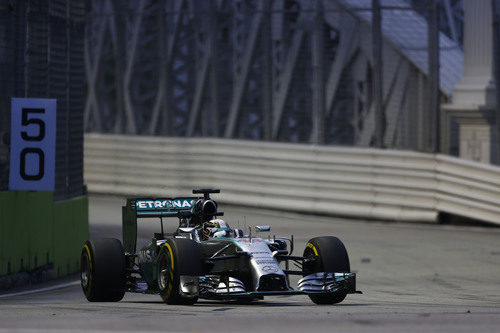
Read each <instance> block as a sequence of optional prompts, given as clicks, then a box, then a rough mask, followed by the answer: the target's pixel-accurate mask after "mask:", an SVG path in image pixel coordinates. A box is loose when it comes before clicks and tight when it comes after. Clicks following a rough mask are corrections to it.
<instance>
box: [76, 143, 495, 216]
mask: <svg viewBox="0 0 500 333" xmlns="http://www.w3.org/2000/svg"><path fill="white" fill-rule="evenodd" d="M85 180H86V182H87V186H88V190H89V192H90V193H107V194H117V195H153V196H161V195H166V194H168V195H177V194H185V193H187V192H189V191H190V190H191V189H192V188H195V187H200V186H215V187H219V188H221V189H222V194H221V196H220V200H221V201H223V202H225V203H229V204H237V205H248V206H254V207H261V208H271V209H282V210H291V211H301V212H311V213H320V214H328V215H344V216H352V217H361V218H375V219H383V220H398V221H431V222H432V221H437V219H438V213H440V212H445V213H449V214H454V215H459V216H464V217H468V218H472V219H476V220H482V221H486V222H491V223H496V224H500V207H498V204H497V203H498V202H500V168H498V167H493V166H491V165H485V164H479V163H475V162H469V161H464V160H460V159H458V158H454V157H448V156H443V155H433V154H424V153H417V152H407V151H395V150H377V149H363V148H347V147H330V146H311V145H301V144H283V143H269V142H267V143H266V142H256V141H237V140H224V139H207V138H165V137H145V136H121V135H102V134H87V135H86V136H85Z"/></svg>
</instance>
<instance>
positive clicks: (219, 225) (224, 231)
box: [207, 219, 231, 238]
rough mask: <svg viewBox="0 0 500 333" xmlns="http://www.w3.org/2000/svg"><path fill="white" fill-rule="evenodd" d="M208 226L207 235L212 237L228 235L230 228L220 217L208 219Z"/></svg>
mask: <svg viewBox="0 0 500 333" xmlns="http://www.w3.org/2000/svg"><path fill="white" fill-rule="evenodd" d="M209 225H210V227H209V228H207V230H208V232H209V237H212V238H221V237H229V235H230V232H231V228H230V227H229V225H228V224H227V223H226V221H224V220H222V219H214V220H210V221H209Z"/></svg>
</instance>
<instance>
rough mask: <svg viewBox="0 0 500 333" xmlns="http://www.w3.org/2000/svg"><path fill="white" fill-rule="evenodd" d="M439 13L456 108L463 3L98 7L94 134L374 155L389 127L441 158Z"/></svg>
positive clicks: (99, 0)
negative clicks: (435, 110) (309, 146)
mask: <svg viewBox="0 0 500 333" xmlns="http://www.w3.org/2000/svg"><path fill="white" fill-rule="evenodd" d="M374 3H378V5H380V8H381V11H380V18H381V37H382V38H381V39H380V41H379V42H378V43H379V44H378V45H374V40H376V39H374V38H373V29H372V28H373V19H374V18H375V17H374V12H373V7H372V4H374ZM429 4H431V5H435V6H436V7H435V8H437V10H438V18H439V28H440V31H441V33H440V38H439V46H440V49H439V50H440V51H439V54H440V85H439V92H440V98H441V101H446V100H447V98H448V97H449V96H450V94H451V91H452V88H453V85H454V84H456V83H457V82H458V80H459V79H460V77H461V71H462V62H463V53H462V51H461V46H460V43H461V38H462V33H461V31H462V29H461V27H462V25H461V24H462V22H461V21H462V2H461V1H457V0H440V1H437V3H436V2H434V1H427V0H420V1H417V0H413V1H405V0H377V1H372V0H314V1H313V0H209V1H207V0H162V1H156V0H138V1H130V2H124V1H118V0H92V1H90V8H89V12H88V16H87V22H86V39H85V68H86V75H87V84H88V94H87V100H86V104H85V112H84V115H85V127H86V131H87V132H103V133H125V134H141V135H161V136H180V137H183V136H189V137H191V136H206V137H225V138H241V139H250V140H268V141H285V142H302V143H317V144H336V145H355V146H373V145H375V141H376V137H375V135H376V129H377V128H376V127H377V126H381V132H380V133H381V134H380V135H381V140H382V141H383V144H382V146H385V147H388V148H403V149H416V150H422V151H431V150H432V149H433V145H434V142H433V141H432V137H433V132H432V131H433V126H436V124H435V123H434V120H433V119H434V118H435V117H433V116H432V114H430V112H431V111H430V110H429V108H428V104H427V102H426V100H427V99H428V96H429V84H430V83H429V76H428V72H429V71H428V68H429V64H428V61H427V59H428V56H427V49H428V43H427V35H428V34H427V21H426V17H427V16H428V14H429V10H428V8H429V6H430V5H429ZM375 46H376V47H377V48H378V49H381V54H382V62H381V63H379V62H377V61H376V60H377V59H376V58H374V49H375ZM377 73H381V78H378V79H377ZM377 80H378V81H377ZM377 82H379V84H377ZM377 96H380V99H379V100H377ZM377 103H378V104H377ZM377 105H380V106H379V109H380V110H381V111H379V112H377ZM377 122H379V125H377ZM380 124H381V125H380Z"/></svg>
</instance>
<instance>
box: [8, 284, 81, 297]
mask: <svg viewBox="0 0 500 333" xmlns="http://www.w3.org/2000/svg"><path fill="white" fill-rule="evenodd" d="M79 284H80V281H73V282H68V283H64V284H58V285H55V286H50V287H46V288H41V289H32V290H25V291H20V292H17V293H11V294H3V295H0V299H2V298H7V297H16V296H23V295H30V294H36V293H41V292H44V291H51V290H57V289H62V288H67V287H72V286H77V285H79Z"/></svg>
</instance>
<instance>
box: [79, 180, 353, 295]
mask: <svg viewBox="0 0 500 333" xmlns="http://www.w3.org/2000/svg"><path fill="white" fill-rule="evenodd" d="M219 192H220V191H219V190H212V189H199V190H193V194H203V197H182V198H173V199H172V198H161V199H127V203H126V205H125V206H123V207H122V220H123V246H122V243H121V242H120V241H119V240H117V239H113V238H104V239H96V240H89V241H87V242H86V243H85V244H84V245H83V249H82V254H81V285H82V289H83V292H84V294H85V296H86V298H87V299H88V300H89V301H91V302H99V301H102V302H113V301H119V300H121V299H122V298H123V296H124V294H125V292H126V291H128V292H139V293H154V294H156V293H159V294H160V295H161V297H162V299H163V301H165V302H166V303H168V304H194V303H195V302H196V301H197V300H198V299H199V298H203V299H222V300H228V299H241V298H246V299H250V300H251V299H262V298H263V297H264V296H269V295H304V294H305V295H308V296H309V297H310V299H311V300H312V301H313V302H314V303H316V304H334V303H339V302H342V301H343V300H344V298H345V297H346V295H347V294H350V293H359V292H357V291H356V275H355V274H354V273H351V272H350V267H349V258H348V255H347V251H346V249H345V247H344V244H343V243H342V242H341V241H340V240H339V239H338V238H336V237H331V236H323V237H316V238H313V239H311V240H310V241H308V242H307V245H306V247H305V250H304V252H303V255H301V256H294V255H292V253H293V247H294V240H293V236H292V237H290V238H281V237H268V238H267V239H264V238H260V237H254V236H253V235H252V229H251V228H250V229H249V233H248V234H244V232H243V230H241V229H231V228H230V227H229V225H228V224H227V223H226V222H225V221H224V220H222V219H220V218H219V217H220V216H222V215H223V213H222V212H219V211H218V209H217V203H216V202H215V201H214V200H212V199H211V198H210V194H211V193H219ZM171 217H174V218H175V217H177V218H178V219H179V226H178V228H177V230H176V231H175V232H174V233H172V234H166V233H164V228H163V218H171ZM138 218H140V219H145V218H157V219H159V220H160V226H161V231H160V232H159V233H155V234H154V237H153V239H152V242H151V244H150V245H148V246H146V247H144V248H142V249H140V250H139V252H136V242H137V220H138ZM255 229H256V231H257V232H264V231H269V230H270V227H269V226H256V227H255ZM290 263H293V264H294V266H296V267H297V270H292V269H290ZM282 266H284V267H282ZM290 275H300V276H303V277H302V278H301V279H300V280H299V282H298V286H297V289H293V288H292V287H291V286H290V279H289V276H290Z"/></svg>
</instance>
